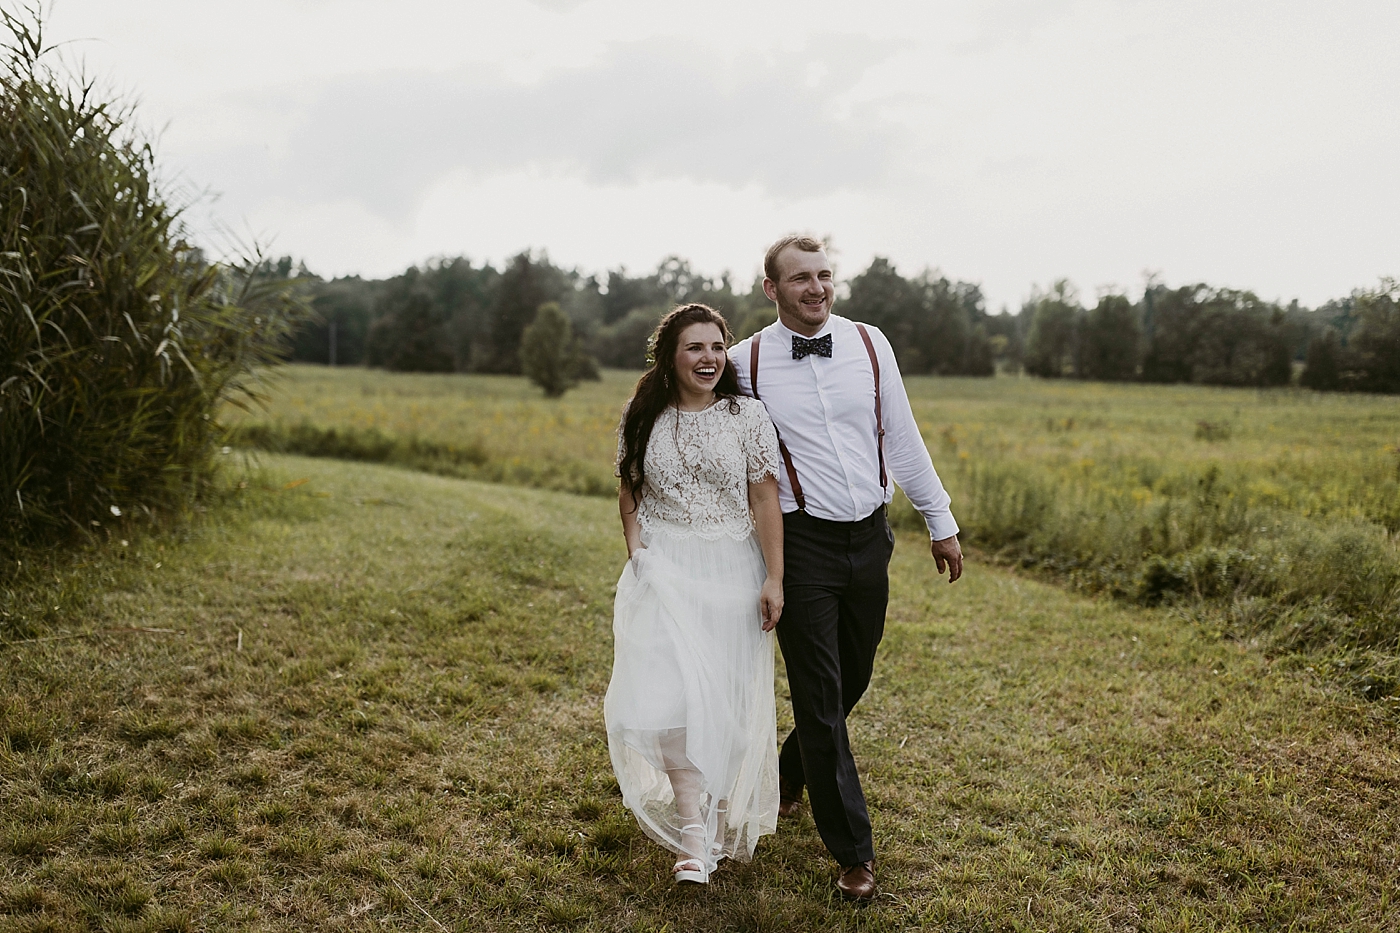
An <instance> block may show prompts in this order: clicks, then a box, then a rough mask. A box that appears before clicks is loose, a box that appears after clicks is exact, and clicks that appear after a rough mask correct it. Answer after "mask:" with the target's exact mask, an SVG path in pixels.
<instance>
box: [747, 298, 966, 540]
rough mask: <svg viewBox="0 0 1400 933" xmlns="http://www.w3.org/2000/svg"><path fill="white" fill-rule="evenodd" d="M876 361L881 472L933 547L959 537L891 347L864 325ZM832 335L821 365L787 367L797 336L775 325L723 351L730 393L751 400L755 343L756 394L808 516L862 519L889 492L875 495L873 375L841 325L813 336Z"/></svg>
mask: <svg viewBox="0 0 1400 933" xmlns="http://www.w3.org/2000/svg"><path fill="white" fill-rule="evenodd" d="M865 329H866V331H867V332H868V333H869V334H870V342H871V343H872V344H874V346H875V353H876V355H877V357H878V358H879V360H880V401H881V415H882V420H883V421H884V426H885V468H886V472H887V473H888V475H889V478H890V479H891V480H893V481H894V482H895V483H898V484H899V488H901V489H903V490H904V494H905V495H906V496H908V497H909V501H910V502H912V503H913V504H914V507H915V508H916V509H918V510H919V512H920V513H921V514H922V515H923V516H924V521H925V523H926V524H927V525H928V530H929V535H930V536H931V537H932V538H933V540H935V541H941V540H942V539H944V538H949V537H952V536H953V535H955V534H957V533H958V523H957V522H956V521H954V519H953V513H952V511H951V510H950V509H949V504H950V502H951V500H950V499H949V497H948V493H947V491H946V490H944V488H943V483H942V481H941V480H939V478H938V473H937V471H936V470H934V468H933V461H932V460H931V459H930V458H929V454H928V448H927V447H925V446H924V439H923V437H921V436H920V434H919V426H918V423H917V422H915V420H914V412H913V411H912V410H911V409H910V407H909V396H908V394H907V393H906V392H905V391H904V380H903V379H901V378H900V375H899V364H898V363H897V362H896V361H895V358H894V350H893V349H891V347H890V343H889V341H888V340H886V339H885V335H884V334H882V333H880V330H879V328H877V327H872V326H871V325H869V324H866V325H865ZM825 334H831V335H832V355H831V358H830V359H827V358H826V357H822V356H818V355H816V354H815V353H813V354H810V355H808V356H807V357H805V358H803V359H800V360H794V359H793V358H792V338H793V337H794V336H800V335H797V334H795V333H794V332H793V331H791V330H789V329H788V328H786V327H784V326H783V323H782V322H781V321H775V322H773V323H772V324H770V325H769V326H767V327H765V328H764V329H763V330H761V331H759V332H758V333H757V334H754V335H753V336H752V337H750V338H748V339H747V340H742V341H740V342H739V343H737V344H735V345H734V346H733V347H731V348H730V350H729V359H730V363H731V364H732V365H733V366H734V370H735V374H736V375H737V376H738V377H739V391H741V392H743V393H744V394H745V395H753V394H754V393H753V386H752V384H751V383H750V381H749V353H750V345H751V342H752V341H754V340H759V339H760V338H761V339H762V343H761V351H760V355H759V364H758V397H759V398H760V399H761V400H762V401H763V403H764V404H765V405H766V406H767V407H768V414H769V416H770V417H771V418H772V419H773V424H774V425H775V426H776V427H777V429H778V435H779V436H780V437H781V438H782V440H783V443H784V444H785V445H787V449H788V453H789V454H790V455H791V456H792V465H793V468H794V469H795V470H796V471H797V478H798V480H799V481H800V482H801V483H802V492H803V495H804V496H805V498H806V500H807V514H809V515H812V516H815V517H816V518H824V519H828V520H830V521H838V522H853V521H857V520H859V519H862V518H865V517H866V516H867V515H869V514H870V513H871V512H874V511H875V510H876V509H878V508H879V507H880V506H881V505H883V504H885V503H888V502H889V501H890V498H891V497H892V496H893V495H894V487H893V485H891V486H890V487H889V488H888V489H881V488H880V456H879V449H878V447H877V437H876V432H875V375H874V373H873V372H872V371H871V368H870V355H869V354H868V353H866V352H865V343H864V341H862V340H861V339H860V333H859V332H858V331H857V330H856V326H855V324H854V323H853V322H851V321H850V320H848V319H846V318H843V317H839V316H837V315H835V314H833V315H831V316H830V317H829V318H828V319H827V322H826V324H825V325H823V327H822V329H821V330H820V331H818V332H817V334H816V335H815V336H816V337H821V336H823V335H825ZM778 497H779V501H780V503H781V507H782V510H783V511H784V512H794V511H796V510H797V499H796V498H794V497H793V494H792V484H791V482H790V481H789V480H788V476H787V471H786V470H780V471H779V473H778Z"/></svg>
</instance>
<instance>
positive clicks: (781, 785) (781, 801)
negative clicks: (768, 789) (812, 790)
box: [778, 774, 802, 820]
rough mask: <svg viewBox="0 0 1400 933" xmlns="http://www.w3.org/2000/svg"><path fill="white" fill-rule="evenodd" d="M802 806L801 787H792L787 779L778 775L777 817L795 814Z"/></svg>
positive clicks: (781, 817) (785, 817)
mask: <svg viewBox="0 0 1400 933" xmlns="http://www.w3.org/2000/svg"><path fill="white" fill-rule="evenodd" d="M801 806H802V787H801V786H800V785H799V786H798V787H796V788H794V787H793V786H792V784H791V783H789V782H788V779H787V778H785V777H783V776H782V775H781V774H780V775H778V817H779V818H780V819H784V820H785V819H788V818H789V817H793V816H796V815H797V810H798V808H799V807H801Z"/></svg>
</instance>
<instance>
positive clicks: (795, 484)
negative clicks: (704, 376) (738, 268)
mask: <svg viewBox="0 0 1400 933" xmlns="http://www.w3.org/2000/svg"><path fill="white" fill-rule="evenodd" d="M762 337H763V331H759V332H758V333H756V334H754V335H753V341H752V342H751V343H750V344H749V389H750V390H752V392H753V397H754V398H758V344H759V342H760V339H761V338H762ZM773 430H774V432H776V431H777V430H778V426H777V425H774V426H773ZM778 453H780V454H782V455H783V466H784V467H786V468H787V475H788V482H789V483H791V484H792V497H793V498H794V499H796V500H797V511H799V512H805V511H807V497H806V496H804V495H802V483H801V482H799V481H798V479H797V468H796V467H794V466H793V465H792V455H791V454H789V453H788V449H787V444H784V443H783V436H782V435H781V434H779V435H778Z"/></svg>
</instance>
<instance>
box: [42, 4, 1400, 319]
mask: <svg viewBox="0 0 1400 933" xmlns="http://www.w3.org/2000/svg"><path fill="white" fill-rule="evenodd" d="M49 33H50V38H52V39H54V40H79V41H74V42H72V43H71V44H69V45H67V46H66V47H65V49H66V51H65V54H66V55H67V56H68V57H69V58H71V59H75V60H77V59H81V60H82V61H83V62H84V63H85V65H86V68H87V69H88V71H89V72H91V73H94V74H96V75H98V76H100V77H102V78H104V79H105V80H106V81H107V82H108V83H109V84H110V85H111V86H114V87H116V88H118V89H120V90H121V91H123V92H125V93H128V94H130V95H132V96H135V97H137V98H139V101H140V109H139V114H140V117H141V119H142V121H143V122H144V123H145V124H146V125H147V126H149V127H150V128H151V129H152V130H154V131H158V133H159V152H160V155H161V158H162V161H163V162H164V164H165V166H166V171H167V172H168V173H174V174H178V175H179V176H180V178H181V179H182V180H183V182H184V183H185V184H187V185H188V186H190V187H192V188H200V189H206V188H207V189H208V190H210V191H212V192H215V193H217V195H218V197H217V200H216V201H214V202H213V204H212V211H213V213H214V215H215V216H216V217H217V218H218V219H219V220H221V221H222V222H223V223H225V224H227V225H228V226H229V227H231V228H232V229H233V230H235V231H238V232H239V233H243V234H253V235H256V236H258V237H259V238H261V239H263V240H271V241H272V249H273V251H274V252H276V253H279V254H282V253H291V254H293V255H295V256H297V257H299V258H303V259H304V260H305V261H306V262H307V264H308V265H309V266H310V267H311V268H312V270H313V271H315V272H317V273H319V274H321V275H325V276H331V275H340V274H346V273H359V274H362V275H367V276H383V275H389V274H393V273H396V272H398V271H401V270H402V269H403V268H405V267H406V266H408V265H410V264H412V263H415V262H421V261H423V260H425V259H428V258H430V257H432V256H438V255H458V254H465V255H467V256H469V257H471V258H473V259H475V260H478V261H480V260H491V261H494V262H499V261H500V260H501V259H503V258H504V257H506V256H509V255H511V254H513V253H515V252H518V251H519V250H521V249H523V248H526V247H534V248H543V249H547V250H548V252H549V255H550V256H551V258H552V259H553V260H554V261H555V262H557V263H560V264H563V265H568V266H573V265H576V266H579V267H581V268H582V269H584V270H585V271H600V270H603V269H606V268H611V267H616V266H618V265H621V264H625V265H626V266H627V267H628V268H629V269H630V270H632V271H634V272H640V271H648V270H650V269H651V268H654V267H655V265H656V263H657V262H658V261H659V260H660V259H661V258H662V257H664V256H666V255H668V254H673V253H674V254H679V255H681V256H685V257H688V258H689V259H690V260H691V261H692V263H693V264H694V266H695V267H696V268H697V269H698V270H700V271H703V272H707V273H711V274H718V273H720V272H721V271H724V270H731V271H732V272H733V273H734V274H735V275H737V276H738V277H739V278H740V279H743V280H748V279H749V277H751V276H752V275H753V274H754V273H755V272H756V271H757V270H758V268H759V265H760V262H761V258H762V252H763V249H764V247H765V245H766V244H767V243H768V242H770V241H771V240H773V239H774V238H776V237H777V236H779V235H781V234H783V233H786V232H788V231H809V232H813V233H816V234H819V235H829V236H830V237H831V238H832V242H833V243H834V245H835V247H836V250H837V255H836V259H837V263H838V274H842V275H850V274H854V273H856V272H859V271H860V270H861V269H862V268H864V267H865V265H866V264H867V263H868V262H869V260H870V258H871V257H872V256H875V255H880V256H887V257H890V258H891V259H893V260H894V262H895V263H896V264H897V266H898V267H899V269H900V271H902V272H904V273H905V274H912V273H914V272H917V271H918V270H920V269H922V268H923V267H925V266H932V267H937V268H941V269H942V270H943V271H944V272H945V273H946V274H947V275H949V276H950V277H953V278H959V279H964V280H969V281H975V282H980V283H982V286H983V288H984V290H985V292H986V294H987V296H988V299H989V302H988V303H989V307H990V309H991V310H996V309H997V308H998V307H1000V306H1001V305H1003V304H1006V305H1010V306H1011V307H1012V308H1013V309H1014V308H1015V307H1017V306H1019V304H1020V302H1021V301H1022V300H1023V299H1024V298H1025V297H1026V295H1027V294H1028V293H1029V292H1030V290H1031V289H1032V287H1033V286H1036V285H1041V286H1044V285H1047V284H1049V283H1050V282H1051V281H1053V280H1054V279H1057V278H1060V277H1068V278H1070V279H1071V280H1072V281H1073V282H1074V283H1075V284H1076V285H1078V286H1079V288H1080V290H1081V292H1082V293H1083V294H1084V295H1085V297H1086V298H1087V299H1090V300H1092V298H1093V296H1094V295H1095V293H1096V292H1098V291H1100V290H1101V289H1103V288H1105V287H1109V286H1115V285H1116V286H1121V287H1125V288H1129V289H1132V290H1134V291H1136V290H1138V289H1140V287H1141V281H1142V273H1143V272H1144V270H1153V271H1155V272H1157V273H1159V274H1160V275H1161V276H1162V278H1163V279H1164V280H1165V281H1166V282H1167V283H1169V284H1184V283H1186V282H1193V281H1207V282H1210V283H1213V284H1219V285H1228V286H1233V287H1238V288H1251V289H1254V290H1255V291H1257V292H1259V293H1260V294H1261V295H1262V296H1264V297H1266V298H1280V299H1283V300H1285V301H1286V300H1289V299H1292V298H1298V299H1300V300H1302V301H1303V302H1304V303H1307V304H1316V303H1318V302H1321V301H1323V300H1325V299H1327V298H1329V297H1334V296H1339V295H1344V294H1346V293H1347V292H1349V291H1350V290H1351V289H1352V288H1355V287H1358V286H1368V285H1372V284H1374V283H1375V282H1376V280H1377V278H1378V277H1379V276H1381V275H1400V222H1397V217H1398V216H1400V170H1397V168H1396V165H1397V160H1398V159H1400V55H1396V54H1395V38H1396V37H1397V36H1400V3H1397V2H1395V0H1328V2H1319V0H1117V2H1114V0H1098V2H1093V0H1084V2H1069V0H959V2H937V0H922V2H888V3H885V2H871V0H864V2H861V3H851V2H845V3H822V2H806V3H800V4H799V3H790V2H789V3H782V4H769V3H762V2H755V0H745V2H695V0H691V2H686V3H666V2H658V0H583V2H577V0H536V2H527V0H394V2H385V0H237V2H233V0H198V2H191V0H58V2H57V4H56V6H55V8H54V10H53V11H52V14H51V17H50V21H49ZM192 216H194V217H196V218H198V219H199V220H198V222H199V223H201V224H207V223H208V221H207V220H205V219H203V212H199V213H196V214H194V215H192Z"/></svg>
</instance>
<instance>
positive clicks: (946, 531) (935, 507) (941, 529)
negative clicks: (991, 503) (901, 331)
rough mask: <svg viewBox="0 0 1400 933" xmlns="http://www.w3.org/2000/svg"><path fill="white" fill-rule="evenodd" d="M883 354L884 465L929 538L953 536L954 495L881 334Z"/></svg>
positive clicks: (955, 528)
mask: <svg viewBox="0 0 1400 933" xmlns="http://www.w3.org/2000/svg"><path fill="white" fill-rule="evenodd" d="M876 348H877V352H878V353H879V355H880V395H881V409H882V412H881V414H882V417H883V420H884V423H885V467H886V468H887V469H888V470H889V474H890V478H891V479H893V480H894V481H895V482H896V483H897V484H898V485H899V488H900V489H903V490H904V494H905V495H906V496H908V497H909V501H910V502H911V503H913V505H914V508H916V509H918V510H919V513H920V514H922V515H923V517H924V523H925V524H926V525H928V533H929V537H930V538H931V539H933V540H934V541H941V540H943V539H944V538H951V537H952V536H953V535H955V534H957V533H958V523H957V521H956V520H955V519H954V518H953V512H952V508H951V506H952V501H953V500H952V498H951V497H950V496H949V495H948V491H947V490H946V489H944V488H943V481H942V480H941V479H939V478H938V471H937V470H935V469H934V468H933V458H932V457H930V456H929V453H928V448H927V447H926V446H924V439H923V436H922V435H921V434H920V433H919V423H918V422H917V421H915V420H914V411H913V409H912V408H910V406H909V394H908V393H907V392H905V390H904V380H903V379H901V378H900V375H899V364H898V362H897V361H896V360H895V358H894V350H893V349H892V348H891V347H890V344H889V341H888V340H886V339H884V334H880V339H879V340H878V341H876Z"/></svg>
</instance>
